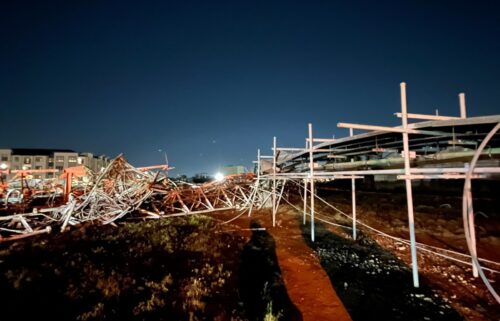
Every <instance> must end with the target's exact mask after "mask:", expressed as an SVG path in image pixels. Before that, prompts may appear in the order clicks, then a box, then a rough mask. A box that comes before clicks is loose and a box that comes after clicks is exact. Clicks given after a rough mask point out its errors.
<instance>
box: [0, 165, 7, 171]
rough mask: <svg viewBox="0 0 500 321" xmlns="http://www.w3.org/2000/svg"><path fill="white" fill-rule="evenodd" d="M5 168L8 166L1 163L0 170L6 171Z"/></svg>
mask: <svg viewBox="0 0 500 321" xmlns="http://www.w3.org/2000/svg"><path fill="white" fill-rule="evenodd" d="M7 167H9V165H7V164H5V163H2V164H0V169H4V170H5V169H7Z"/></svg>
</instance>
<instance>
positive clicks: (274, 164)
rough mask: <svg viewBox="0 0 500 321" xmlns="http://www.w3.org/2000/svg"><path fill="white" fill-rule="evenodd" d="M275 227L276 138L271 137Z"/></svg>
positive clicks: (274, 218) (274, 219)
mask: <svg viewBox="0 0 500 321" xmlns="http://www.w3.org/2000/svg"><path fill="white" fill-rule="evenodd" d="M274 226H276V136H274V137H273V227H274Z"/></svg>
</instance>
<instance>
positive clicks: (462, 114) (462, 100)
mask: <svg viewBox="0 0 500 321" xmlns="http://www.w3.org/2000/svg"><path fill="white" fill-rule="evenodd" d="M458 100H459V101H460V118H467V109H466V106H465V94H464V93H460V94H458Z"/></svg>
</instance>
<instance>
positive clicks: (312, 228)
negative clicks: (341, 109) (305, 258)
mask: <svg viewBox="0 0 500 321" xmlns="http://www.w3.org/2000/svg"><path fill="white" fill-rule="evenodd" d="M313 145H314V144H313V134H312V124H311V123H310V124H309V169H310V172H309V176H310V177H309V179H310V180H311V241H313V242H314V238H315V235H314V197H315V192H314V159H313Z"/></svg>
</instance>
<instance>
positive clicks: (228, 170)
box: [221, 165, 246, 176]
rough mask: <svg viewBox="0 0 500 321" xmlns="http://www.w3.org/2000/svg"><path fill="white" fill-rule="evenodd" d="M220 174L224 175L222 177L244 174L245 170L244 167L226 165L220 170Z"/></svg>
mask: <svg viewBox="0 0 500 321" xmlns="http://www.w3.org/2000/svg"><path fill="white" fill-rule="evenodd" d="M221 173H222V174H224V176H227V175H235V174H244V173H246V169H245V166H241V165H227V166H224V167H222V168H221Z"/></svg>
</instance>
